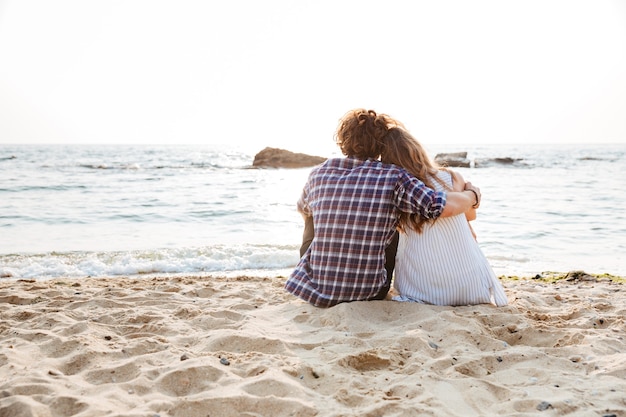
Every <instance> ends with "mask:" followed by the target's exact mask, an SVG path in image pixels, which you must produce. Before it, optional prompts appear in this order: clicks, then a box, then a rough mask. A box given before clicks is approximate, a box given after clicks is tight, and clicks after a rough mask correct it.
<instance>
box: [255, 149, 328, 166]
mask: <svg viewBox="0 0 626 417" xmlns="http://www.w3.org/2000/svg"><path fill="white" fill-rule="evenodd" d="M324 161H326V158H323V157H321V156H313V155H307V154H304V153H295V152H290V151H287V150H284V149H278V148H265V149H263V150H262V151H261V152H259V153H257V154H256V155H255V156H254V162H253V163H252V166H254V167H257V168H306V167H312V166H315V165H319V164H321V163H322V162H324Z"/></svg>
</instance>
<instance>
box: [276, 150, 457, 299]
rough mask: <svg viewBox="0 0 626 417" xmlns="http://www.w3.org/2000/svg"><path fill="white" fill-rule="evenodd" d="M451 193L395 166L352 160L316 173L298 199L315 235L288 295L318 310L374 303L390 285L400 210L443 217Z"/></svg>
mask: <svg viewBox="0 0 626 417" xmlns="http://www.w3.org/2000/svg"><path fill="white" fill-rule="evenodd" d="M445 204H446V195H445V193H441V192H435V191H433V190H431V189H430V188H427V187H426V186H425V185H424V183H423V182H421V181H420V180H418V179H417V178H415V177H413V176H412V175H410V174H409V173H408V172H407V171H405V170H404V169H402V168H400V167H397V166H395V165H388V164H383V163H381V162H380V161H377V160H373V159H370V160H365V161H363V160H360V159H356V158H353V157H348V158H336V159H329V160H327V161H326V162H325V163H323V164H322V165H320V166H318V167H316V168H314V169H313V170H312V171H311V174H310V175H309V178H308V181H307V183H306V184H305V186H304V190H303V192H302V196H301V197H300V200H299V201H298V211H300V212H301V213H302V214H304V215H305V216H311V215H312V216H313V224H314V229H315V237H314V239H313V242H312V243H311V246H309V249H308V250H307V251H306V253H305V254H304V255H303V256H302V258H301V259H300V262H299V263H298V265H297V266H296V268H295V270H294V271H293V272H292V273H291V275H290V276H289V279H288V280H287V282H286V284H285V289H286V290H287V291H289V292H290V293H292V294H293V295H295V296H297V297H300V298H301V299H303V300H305V301H307V302H309V303H311V304H313V305H315V306H318V307H331V306H333V305H335V304H338V303H341V302H346V301H357V300H368V299H371V298H373V297H374V296H375V295H376V294H378V292H379V291H380V290H381V289H382V287H383V285H384V284H385V280H386V275H387V274H386V271H385V267H384V264H385V248H386V247H387V245H389V243H390V242H391V239H392V237H393V233H394V231H395V229H396V226H397V225H398V218H399V214H400V212H401V211H403V212H408V213H419V214H420V215H422V216H424V217H426V218H436V217H439V215H440V214H441V212H442V211H443V208H444V206H445Z"/></svg>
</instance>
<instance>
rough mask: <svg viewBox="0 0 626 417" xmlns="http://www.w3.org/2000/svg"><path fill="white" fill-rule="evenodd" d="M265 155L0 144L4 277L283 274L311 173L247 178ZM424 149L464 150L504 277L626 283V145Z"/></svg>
mask: <svg viewBox="0 0 626 417" xmlns="http://www.w3.org/2000/svg"><path fill="white" fill-rule="evenodd" d="M260 150H261V148H259V149H240V148H237V147H234V146H229V145H224V146H217V145H211V146H208V145H207V146H202V145H189V146H183V145H181V146H130V145H129V146H119V145H115V146H113V145H111V146H69V145H67V146H63V145H55V146H53V145H45V146H44V145H0V279H11V278H34V279H45V278H51V277H86V276H91V277H101V276H134V275H146V274H148V275H150V274H196V275H204V274H207V275H210V274H239V273H247V274H256V275H258V274H261V275H277V274H279V275H286V274H288V273H289V272H290V270H291V269H292V268H293V267H294V266H295V264H296V263H297V261H298V248H299V245H300V239H301V236H302V219H301V217H300V215H299V214H298V213H297V212H296V209H295V203H296V201H297V199H298V197H299V195H300V192H301V190H302V186H303V184H304V182H305V181H306V178H307V175H308V173H309V171H310V168H304V169H255V168H252V161H253V159H254V155H255V154H256V153H257V152H258V151H260ZM429 151H430V152H432V153H433V155H434V154H436V153H438V152H458V151H467V152H468V158H469V159H470V160H472V161H473V166H472V167H471V168H458V169H457V170H458V171H460V172H461V173H462V174H463V175H464V177H465V178H466V180H469V181H472V182H473V183H474V184H476V185H478V186H479V187H480V188H481V191H482V194H483V201H482V205H481V207H480V209H479V211H478V219H477V220H476V221H474V222H473V227H474V229H475V231H476V232H477V235H478V241H479V243H480V245H481V248H482V249H483V251H484V252H485V254H486V256H487V258H488V259H489V260H490V262H491V264H492V266H493V268H494V270H495V271H496V273H497V274H498V275H524V276H534V275H536V274H540V273H542V272H545V271H556V272H567V271H572V270H585V271H587V272H590V273H610V274H614V275H620V276H626V256H625V254H626V214H625V213H626V210H625V207H626V192H625V191H624V187H623V181H622V178H623V177H624V174H625V173H626V145H624V144H619V145H484V146H480V145H473V146H451V145H446V146H441V147H440V148H439V149H429ZM320 155H321V156H327V157H330V156H337V155H336V154H323V153H321V154H320ZM499 158H508V159H507V160H502V159H499Z"/></svg>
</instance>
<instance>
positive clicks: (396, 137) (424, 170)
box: [381, 127, 450, 233]
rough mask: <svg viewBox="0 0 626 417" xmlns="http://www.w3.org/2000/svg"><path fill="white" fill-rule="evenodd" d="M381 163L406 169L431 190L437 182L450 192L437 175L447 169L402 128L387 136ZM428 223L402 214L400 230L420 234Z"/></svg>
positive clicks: (419, 218) (391, 131)
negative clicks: (436, 161) (431, 157)
mask: <svg viewBox="0 0 626 417" xmlns="http://www.w3.org/2000/svg"><path fill="white" fill-rule="evenodd" d="M381 161H382V162H383V163H386V164H394V165H397V166H399V167H402V168H404V169H406V170H407V171H408V172H409V173H410V174H411V175H413V176H415V177H416V178H417V179H419V180H420V181H422V182H423V183H424V184H426V186H427V187H429V188H434V187H433V184H434V183H433V181H436V182H437V183H439V184H441V185H442V186H443V187H444V188H445V189H448V190H450V187H449V186H448V185H447V184H446V183H445V182H444V181H443V180H441V179H440V178H439V177H438V176H437V175H436V174H437V172H438V171H439V170H445V168H443V167H441V166H439V165H438V164H436V163H435V162H434V161H433V160H431V159H430V157H429V156H428V153H426V150H425V149H424V148H423V147H422V145H421V144H420V143H419V142H418V141H417V139H415V138H414V137H413V136H412V135H411V134H410V133H409V132H407V131H406V130H404V129H402V128H400V127H392V128H391V129H389V131H388V132H387V135H385V138H384V140H383V149H382V152H381ZM428 221H431V219H426V218H424V217H422V216H420V215H419V214H411V213H402V214H401V215H400V224H399V226H398V228H399V229H400V231H406V229H407V228H410V229H413V230H415V231H416V232H418V233H420V232H421V231H422V228H423V227H424V224H425V223H426V222H428Z"/></svg>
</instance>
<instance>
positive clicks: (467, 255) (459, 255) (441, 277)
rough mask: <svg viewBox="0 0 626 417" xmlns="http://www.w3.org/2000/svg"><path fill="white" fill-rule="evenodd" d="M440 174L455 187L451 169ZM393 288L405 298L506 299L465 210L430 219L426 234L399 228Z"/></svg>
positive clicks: (447, 300)
mask: <svg viewBox="0 0 626 417" xmlns="http://www.w3.org/2000/svg"><path fill="white" fill-rule="evenodd" d="M438 176H439V178H441V179H443V180H444V181H445V182H446V183H447V184H448V185H449V186H452V178H451V175H450V173H448V172H446V171H439V173H438ZM432 183H433V185H434V187H435V189H436V190H437V191H445V189H444V187H443V186H442V185H441V184H439V183H438V182H437V181H432ZM394 288H395V289H396V290H397V291H398V292H399V293H400V296H399V297H396V299H398V300H402V301H417V302H422V303H428V304H436V305H468V304H483V303H493V304H496V305H498V306H502V305H506V304H507V298H506V295H505V293H504V289H503V288H502V284H501V283H500V282H499V280H498V278H497V277H496V276H495V273H494V272H493V269H492V268H491V266H490V265H489V262H488V260H487V258H486V257H485V255H484V254H483V252H482V250H481V249H480V247H479V246H478V243H477V242H476V240H475V239H474V236H473V234H472V231H471V229H470V226H469V224H468V222H467V219H466V218H465V215H463V214H460V215H457V216H452V217H445V218H439V219H437V220H436V221H435V222H429V223H426V224H424V227H423V230H422V233H417V232H415V231H413V230H407V232H406V234H405V233H400V241H399V244H398V252H397V256H396V271H395V278H394Z"/></svg>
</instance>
